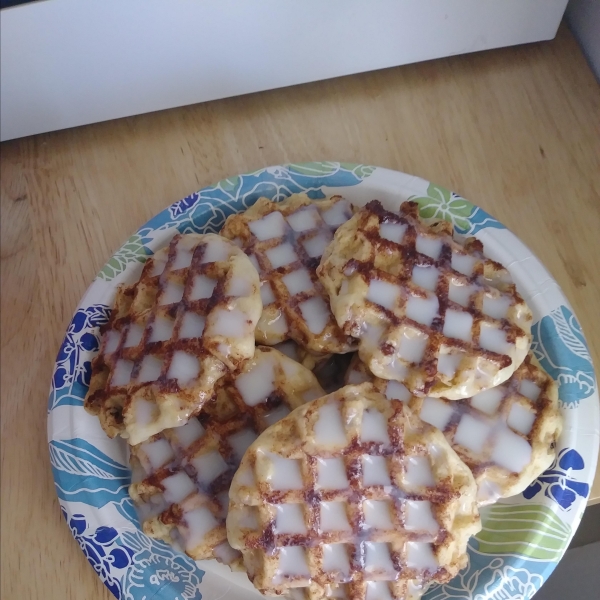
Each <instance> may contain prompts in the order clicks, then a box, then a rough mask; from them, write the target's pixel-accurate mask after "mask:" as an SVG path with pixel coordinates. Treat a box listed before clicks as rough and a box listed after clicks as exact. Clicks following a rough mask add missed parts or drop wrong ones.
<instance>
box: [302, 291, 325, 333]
mask: <svg viewBox="0 0 600 600" xmlns="http://www.w3.org/2000/svg"><path fill="white" fill-rule="evenodd" d="M298 306H299V308H300V312H301V313H302V317H303V318H304V320H305V321H306V325H307V327H308V329H309V330H310V331H311V332H312V333H314V334H315V335H318V334H319V333H321V332H322V331H323V329H325V326H326V325H327V322H328V321H329V307H328V306H327V304H325V300H323V298H320V297H315V298H310V300H306V301H305V302H302V303H301V304H299V305H298Z"/></svg>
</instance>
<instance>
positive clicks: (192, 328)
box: [179, 311, 206, 340]
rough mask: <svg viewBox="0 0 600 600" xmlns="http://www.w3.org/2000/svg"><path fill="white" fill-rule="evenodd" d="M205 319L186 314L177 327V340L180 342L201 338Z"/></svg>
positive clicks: (200, 316)
mask: <svg viewBox="0 0 600 600" xmlns="http://www.w3.org/2000/svg"><path fill="white" fill-rule="evenodd" d="M205 325H206V319H205V318H204V317H203V316H202V315H197V314H196V313H193V312H189V311H188V312H186V313H185V315H183V319H182V320H181V326H180V327H179V338H180V339H182V340H185V339H189V338H199V337H202V333H203V332H204V326H205Z"/></svg>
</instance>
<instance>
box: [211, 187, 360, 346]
mask: <svg viewBox="0 0 600 600" xmlns="http://www.w3.org/2000/svg"><path fill="white" fill-rule="evenodd" d="M351 215H352V207H351V205H350V203H349V202H348V201H347V200H344V199H343V198H341V197H340V196H333V197H331V198H328V199H325V200H320V201H315V200H310V198H308V196H306V195H304V194H295V195H293V196H290V197H289V198H288V199H287V200H284V201H283V202H279V203H275V202H272V201H271V200H268V199H267V198H260V199H259V200H258V201H257V202H256V204H254V205H253V206H252V207H251V208H249V209H248V210H247V211H245V212H243V213H239V214H236V215H232V216H230V217H229V218H228V219H227V221H226V222H225V225H224V226H223V229H222V230H221V235H223V236H225V237H226V238H229V239H231V240H233V241H234V243H236V244H238V245H240V246H241V247H242V248H243V249H244V250H245V251H246V253H247V254H248V255H249V256H250V259H251V260H252V262H253V264H254V266H255V267H256V269H257V270H258V271H259V273H260V278H261V297H262V301H263V306H264V308H263V314H262V316H261V318H260V320H259V322H258V326H257V328H256V341H257V342H258V343H261V344H267V345H268V346H273V345H275V344H278V343H280V342H283V341H285V340H288V339H291V340H294V341H295V342H297V343H298V344H299V345H300V346H301V347H303V348H306V349H307V350H309V351H310V352H315V353H317V354H323V353H344V352H349V351H350V350H352V349H355V348H356V344H355V342H354V340H352V339H351V338H350V337H348V336H347V335H344V334H343V333H342V332H341V331H340V329H339V327H338V326H337V323H336V322H335V319H334V318H333V315H332V314H331V310H330V308H329V302H328V300H327V296H326V295H325V293H324V290H323V286H322V285H321V284H320V283H319V280H318V278H317V276H316V274H315V269H316V268H317V266H318V264H319V260H320V258H321V255H322V253H323V250H324V249H325V247H326V246H327V244H328V243H329V242H330V240H331V238H332V237H333V232H334V231H335V230H336V228H337V227H338V226H339V225H340V224H342V223H343V222H345V221H347V220H348V219H349V218H350V216H351Z"/></svg>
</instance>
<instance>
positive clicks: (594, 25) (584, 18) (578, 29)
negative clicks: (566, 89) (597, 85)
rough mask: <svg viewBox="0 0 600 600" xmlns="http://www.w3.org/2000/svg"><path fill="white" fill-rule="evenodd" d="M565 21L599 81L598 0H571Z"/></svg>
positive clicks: (599, 23) (599, 8) (599, 6)
mask: <svg viewBox="0 0 600 600" xmlns="http://www.w3.org/2000/svg"><path fill="white" fill-rule="evenodd" d="M566 16H567V21H568V23H569V26H570V27H571V30H572V31H573V33H574V34H575V37H576V38H577V40H578V41H579V43H580V45H581V49H582V50H583V53H584V54H585V55H586V57H587V59H588V62H589V63H590V67H592V71H594V73H595V74H596V79H598V81H600V0H571V1H570V2H569V5H568V6H567V13H566Z"/></svg>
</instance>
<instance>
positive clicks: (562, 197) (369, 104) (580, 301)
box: [1, 28, 600, 600]
mask: <svg viewBox="0 0 600 600" xmlns="http://www.w3.org/2000/svg"><path fill="white" fill-rule="evenodd" d="M1 150H2V159H1V210H2V213H1V223H2V240H1V244H2V245H1V253H2V254H1V256H2V261H1V271H2V297H1V302H2V305H1V319H2V323H1V324H2V346H1V352H2V370H1V385H2V424H1V434H2V435H1V438H2V450H1V460H2V492H1V493H2V523H1V526H2V588H1V589H2V597H3V598H7V600H8V599H9V598H44V599H47V600H53V599H61V600H64V599H65V598H69V599H70V598H73V599H74V598H78V599H79V598H104V599H108V598H110V597H111V596H110V594H109V592H108V591H107V590H106V589H105V588H103V586H102V584H101V583H100V580H99V579H98V578H97V576H96V574H95V573H94V571H93V570H92V569H91V568H90V567H89V566H88V565H87V563H86V561H85V558H84V556H83V554H82V553H81V552H80V550H79V549H78V547H77V544H76V542H75V541H74V540H73V539H72V537H71V535H70V532H69V530H68V528H67V527H66V526H65V523H64V522H63V521H62V518H61V516H60V512H59V507H58V502H57V499H56V496H55V493H54V489H53V484H52V477H51V471H50V465H49V460H48V452H47V444H46V409H45V406H46V396H47V391H48V387H49V381H50V374H51V372H52V366H53V361H54V357H55V355H56V352H57V349H58V346H59V344H60V341H61V339H62V337H63V335H64V331H65V327H66V325H67V323H68V321H69V319H70V318H71V315H72V313H73V311H74V309H75V306H76V304H77V303H78V301H79V299H80V298H81V296H82V294H83V292H84V291H85V289H86V288H87V286H88V285H89V284H90V282H91V281H92V279H93V277H94V275H95V274H96V272H97V271H98V270H99V269H100V268H101V266H102V265H103V264H104V262H106V260H107V259H108V258H109V257H110V255H111V253H112V252H114V251H115V250H116V249H117V248H118V247H119V246H120V245H121V244H122V243H123V241H124V240H125V239H126V238H127V237H128V236H129V235H130V234H131V233H132V232H133V231H134V230H135V229H137V227H139V226H140V225H141V224H142V223H144V222H145V221H146V220H147V219H149V218H150V217H151V216H153V215H154V214H156V213H157V212H158V211H160V210H161V209H163V208H164V207H165V206H166V205H168V204H169V203H171V202H173V201H175V200H178V199H180V198H182V197H184V196H186V195H187V194H189V193H190V192H192V191H194V190H196V189H198V188H200V187H202V186H205V185H208V184H210V183H213V182H215V181H217V180H219V179H221V178H223V177H226V176H229V175H233V174H236V173H242V172H247V171H251V170H254V169H257V168H260V167H263V166H267V165H271V164H280V163H283V162H301V161H309V160H321V159H331V160H341V161H349V162H362V163H368V164H373V165H380V166H384V167H388V168H391V169H397V170H401V171H405V172H407V173H413V174H415V175H420V176H421V177H424V178H426V179H429V180H431V181H435V182H439V183H440V184H442V185H445V186H447V187H450V188H451V189H454V190H456V191H457V192H459V193H460V194H462V195H463V196H465V197H466V198H468V199H470V200H472V201H474V202H476V203H478V204H480V205H481V206H482V207H483V208H484V209H485V210H487V211H489V212H491V213H492V214H494V215H495V216H496V217H497V218H498V219H500V220H501V221H502V222H503V223H505V224H506V225H507V226H508V227H510V228H511V229H512V230H513V231H514V232H515V233H516V234H517V235H518V236H519V237H520V238H521V239H522V240H523V241H524V242H525V243H526V244H527V245H528V246H530V248H531V249H532V250H533V251H534V252H535V253H536V254H537V256H538V257H539V258H540V259H541V260H542V262H543V263H544V264H545V265H546V266H547V267H548V269H549V270H550V271H551V273H552V275H553V276H554V278H555V279H556V280H557V281H558V282H559V284H560V285H561V287H562V289H563V290H564V292H565V293H566V295H567V297H568V298H569V300H570V302H571V303H572V305H573V307H574V309H575V311H576V313H577V316H578V317H579V319H580V321H581V323H582V326H583V329H584V332H585V333H586V336H587V339H588V342H589V344H590V347H591V351H592V356H593V359H594V361H595V363H596V365H600V320H599V319H598V318H597V314H598V308H599V304H600V301H599V299H600V89H599V87H598V84H597V82H596V81H595V80H594V78H593V76H592V73H591V71H590V70H589V68H588V66H587V64H586V63H585V61H584V59H583V57H582V55H581V52H580V50H579V48H578V47H577V45H576V44H575V42H574V41H573V39H572V37H571V35H570V33H569V32H568V31H567V30H566V29H564V28H561V30H560V31H559V34H558V37H557V39H556V40H554V41H552V42H548V43H541V44H535V45H530V46H525V47H519V48H509V49H503V50H497V51H491V52H486V53H481V54H476V55H467V56H461V57H455V58H449V59H443V60H438V61H433V62H428V63H423V64H417V65H411V66H406V67H401V68H396V69H389V70H385V71H380V72H374V73H367V74H362V75H356V76H351V77H345V78H341V79H336V80H331V81H325V82H320V83H315V84H309V85H304V86H299V87H293V88H288V89H283V90H276V91H272V92H266V93H261V94H256V95H251V96H245V97H240V98H234V99H229V100H222V101H218V102H212V103H208V104H203V105H197V106H191V107H185V108H180V109H174V110H169V111H164V112H160V113H155V114H149V115H143V116H139V117H133V118H127V119H121V120H118V121H112V122H107V123H101V124H96V125H91V126H87V127H82V128H78V129H72V130H67V131H61V132H55V133H49V134H45V135H40V136H36V137H31V138H26V139H22V140H15V141H11V142H7V143H4V144H3V145H2V147H1ZM592 497H593V498H594V500H596V501H599V500H600V480H598V479H597V480H596V483H595V485H594V489H593V492H592Z"/></svg>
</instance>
